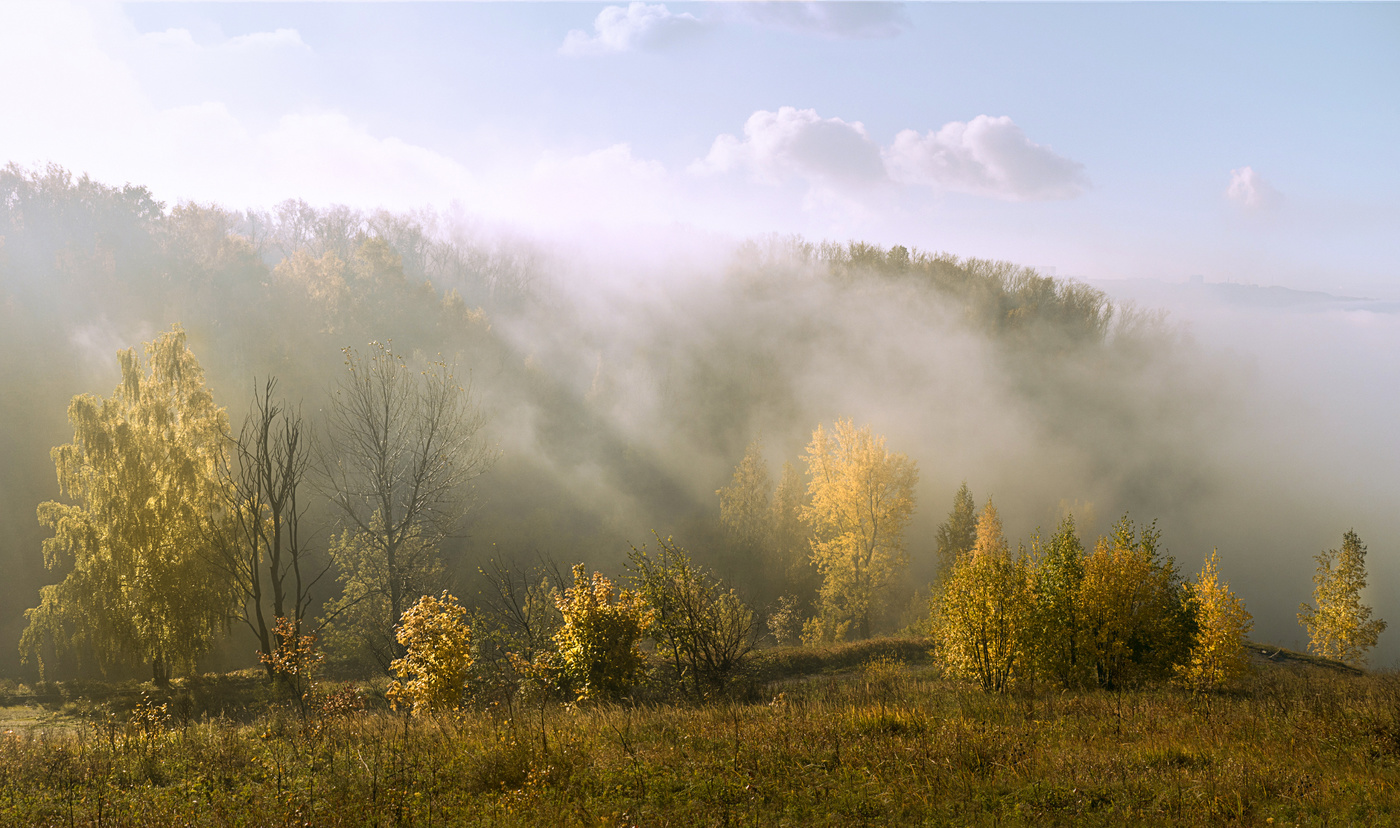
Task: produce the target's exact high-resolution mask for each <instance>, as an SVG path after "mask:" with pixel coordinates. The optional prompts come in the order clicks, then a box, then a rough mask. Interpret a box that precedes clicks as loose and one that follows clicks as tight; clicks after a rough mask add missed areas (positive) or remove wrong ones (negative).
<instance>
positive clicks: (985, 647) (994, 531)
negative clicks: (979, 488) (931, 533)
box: [935, 500, 1032, 692]
mask: <svg viewBox="0 0 1400 828" xmlns="http://www.w3.org/2000/svg"><path fill="white" fill-rule="evenodd" d="M1031 620H1032V616H1031V591H1030V580H1029V573H1028V572H1027V567H1026V561H1025V559H1024V558H1023V557H1019V556H1018V557H1016V558H1013V557H1012V556H1011V550H1010V548H1009V547H1008V545H1007V543H1006V536H1005V535H1004V534H1003V533H1002V528H1001V518H1000V517H999V516H998V515H997V510H996V507H995V506H993V505H992V502H991V501H990V500H988V501H987V505H986V506H985V507H983V509H982V514H981V516H980V517H979V518H978V521H977V539H976V541H975V542H974V543H973V546H972V549H971V550H970V551H967V552H964V553H962V554H961V555H960V556H958V559H957V561H956V562H955V563H954V564H953V570H952V572H950V573H949V575H948V578H947V580H946V582H945V584H944V589H943V595H942V597H941V601H940V602H939V606H938V618H937V620H936V624H935V630H936V632H937V638H938V645H939V646H938V650H939V654H940V656H941V659H942V661H943V663H944V665H945V667H947V668H948V670H949V672H950V673H952V674H953V675H958V676H963V677H965V678H970V679H972V680H974V681H976V682H977V683H978V684H979V685H981V687H982V689H983V690H986V691H989V692H1004V691H1005V690H1007V689H1008V688H1009V687H1010V684H1011V680H1012V678H1013V677H1014V676H1015V674H1016V672H1017V670H1018V669H1019V666H1020V664H1021V663H1022V662H1023V661H1024V658H1025V653H1026V648H1027V644H1028V636H1029V633H1030V626H1029V625H1030V622H1031Z"/></svg>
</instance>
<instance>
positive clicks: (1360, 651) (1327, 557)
mask: <svg viewBox="0 0 1400 828" xmlns="http://www.w3.org/2000/svg"><path fill="white" fill-rule="evenodd" d="M1315 560H1316V561H1317V572H1316V573H1315V574H1314V575H1313V584H1315V588H1314V590H1313V600H1314V601H1316V602H1317V608H1316V609H1314V608H1313V607H1311V606H1309V605H1307V604H1303V605H1301V606H1300V607H1299V608H1298V621H1299V622H1300V623H1301V624H1302V625H1303V626H1304V627H1306V628H1307V631H1308V637H1309V638H1310V639H1311V640H1310V641H1309V643H1308V651H1309V652H1311V653H1313V654H1314V655H1320V656H1322V657H1323V658H1334V659H1337V660H1338V661H1345V662H1349V663H1353V664H1358V663H1365V661H1366V651H1367V650H1369V649H1371V648H1372V647H1374V646H1376V640H1377V639H1378V638H1379V637H1380V634H1381V633H1382V632H1384V631H1385V627H1386V624H1385V622H1384V621H1382V620H1380V619H1376V620H1374V621H1373V620H1371V608H1370V607H1368V606H1366V605H1365V604H1363V603H1361V590H1363V589H1365V588H1366V544H1364V543H1362V542H1361V538H1360V537H1358V536H1357V534H1356V532H1354V531H1352V530H1347V532H1346V534H1344V535H1342V548H1341V549H1329V550H1327V551H1326V552H1323V553H1321V554H1319V555H1317V556H1316V557H1315Z"/></svg>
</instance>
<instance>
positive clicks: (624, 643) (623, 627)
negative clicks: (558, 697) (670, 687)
mask: <svg viewBox="0 0 1400 828" xmlns="http://www.w3.org/2000/svg"><path fill="white" fill-rule="evenodd" d="M573 574H574V584H573V586H571V587H569V588H567V589H565V590H564V593H563V594H562V595H559V596H558V597H557V598H556V599H555V601H556V603H557V604H558V606H559V612H560V614H562V615H563V616H564V624H563V626H561V627H560V628H559V630H558V631H557V632H556V633H555V634H554V644H555V647H556V648H557V650H558V653H559V656H558V658H559V665H560V669H561V671H562V672H563V677H564V679H565V681H566V682H567V683H568V685H569V687H570V688H571V689H572V690H573V691H574V693H575V694H576V695H577V696H578V698H579V700H580V701H592V700H599V699H612V698H617V697H618V696H621V695H622V694H623V693H625V692H626V691H627V690H629V689H630V688H632V687H633V686H634V685H636V683H637V682H638V681H639V680H640V679H641V677H642V672H643V669H644V668H645V667H646V657H645V656H643V655H642V649H641V640H642V637H643V636H644V635H646V632H647V628H648V627H649V626H650V625H651V619H652V614H651V611H650V610H649V609H648V608H647V606H646V604H645V602H643V601H642V599H641V598H640V597H639V596H637V595H635V594H633V593H631V592H628V591H627V590H622V591H621V592H617V593H616V594H614V593H615V589H614V587H613V582H612V580H611V579H610V578H607V577H606V576H604V575H603V574H602V573H601V572H594V573H593V576H592V577H591V578H590V577H589V575H588V571H587V570H586V569H585V568H584V565H583V564H576V565H575V566H574V571H573Z"/></svg>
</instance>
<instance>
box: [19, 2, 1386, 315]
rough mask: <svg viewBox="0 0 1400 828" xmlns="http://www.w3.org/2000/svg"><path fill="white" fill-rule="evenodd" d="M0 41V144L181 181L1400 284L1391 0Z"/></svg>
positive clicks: (255, 15) (24, 30) (583, 228)
mask: <svg viewBox="0 0 1400 828" xmlns="http://www.w3.org/2000/svg"><path fill="white" fill-rule="evenodd" d="M0 73H3V76H4V77H6V78H9V79H11V83H9V84H8V85H6V86H5V87H3V89H0V113H4V115H3V116H0V162H3V161H15V162H18V163H21V164H25V165H32V164H35V163H40V162H47V161H53V162H57V163H59V164H62V165H64V166H66V167H69V168H70V169H72V170H74V171H78V172H88V173H90V174H92V175H93V176H94V177H96V178H98V179H101V180H104V181H109V182H113V183H121V182H124V181H133V182H136V183H142V184H146V185H148V186H150V187H151V188H152V189H153V190H154V191H155V193H156V194H157V196H158V197H160V198H162V199H165V200H167V201H170V202H175V201H179V200H182V199H194V200H199V201H218V202H221V203H224V204H226V205H229V206H268V205H271V204H273V203H276V202H277V201H280V200H282V199H284V198H289V197H301V198H305V199H306V200H308V201H311V202H313V203H318V204H327V203H332V202H337V203H348V204H352V205H356V206H361V207H374V206H379V205H383V206H389V207H393V208H397V209H407V208H412V207H417V206H426V205H432V206H435V207H436V208H438V209H443V210H446V209H456V210H460V211H461V212H463V213H465V214H468V215H470V216H473V217H477V218H479V219H480V220H482V221H487V222H499V223H502V224H505V225H508V226H511V227H516V228H521V229H524V230H526V231H529V232H537V233H541V234H551V233H555V234H567V235H575V236H577V235H585V236H587V235H596V236H599V237H604V236H606V237H607V238H613V239H615V238H626V237H629V236H634V235H637V234H646V233H656V232H674V231H675V228H677V227H679V228H682V230H683V231H685V232H688V231H689V230H690V229H692V228H693V229H695V230H698V231H701V232H703V233H717V234H720V235H722V236H725V237H744V236H749V235H756V234H761V233H767V232H783V233H788V232H797V233H802V234H803V235H806V236H808V237H809V238H814V239H819V238H832V239H838V240H844V239H850V238H859V239H867V240H871V241H877V242H881V243H885V244H894V243H903V244H907V245H912V246H918V247H922V248H928V249H937V250H948V251H951V252H953V253H957V254H962V255H979V256H992V257H997V258H1008V259H1012V260H1014V261H1018V262H1021V263H1024V264H1030V265H1037V266H1051V267H1055V268H1056V269H1057V272H1058V273H1060V274H1062V275H1063V274H1071V275H1079V276H1083V277H1086V278H1117V277H1153V278H1163V279H1168V280H1184V279H1185V278H1187V277H1188V276H1189V275H1192V274H1202V275H1204V276H1205V277H1206V278H1207V279H1208V280H1211V281H1228V280H1234V281H1245V282H1256V283H1260V284H1281V285H1285V286H1289V287H1296V288H1308V289H1321V290H1330V291H1335V292H1351V293H1362V294H1366V295H1372V296H1384V297H1391V298H1394V297H1397V296H1400V241H1396V238H1393V237H1400V232H1396V228H1400V186H1397V185H1400V164H1397V162H1396V161H1395V152H1396V149H1395V148H1396V147H1397V146H1400V92H1397V90H1400V5H1397V4H1390V3H1374V4H1355V5H1353V4H1263V3H1248V4H1208V3H1190V4H1131V5H1120V4H1079V5H1063V4H1055V3H1033V4H1012V3H954V4H935V3H927V4H924V3H918V4H908V5H884V4H876V3H858V4H852V5H835V4H820V5H818V4H802V3H784V4H778V5H760V4H740V3H726V4H692V3H678V4H670V3H667V4H659V3H652V4H643V3H633V4H623V5H608V4H601V3H597V4H595V3H568V4H488V3H468V4H457V3H423V4H410V3H384V4H367V3H349V4H336V3H310V4H284V3H247V4H237V3H234V4H203V3H199V4H195V3H176V4H167V3H131V4H121V5H115V4H100V5H89V4H70V3H68V2H63V1H62V0H60V2H48V3H34V4H29V3H24V2H20V3H16V4H9V5H5V6H4V8H3V9H0ZM454 204H455V205H456V206H455V208H454V207H452V205H454Z"/></svg>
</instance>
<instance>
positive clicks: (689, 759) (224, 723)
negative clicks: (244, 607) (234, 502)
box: [0, 646, 1400, 828]
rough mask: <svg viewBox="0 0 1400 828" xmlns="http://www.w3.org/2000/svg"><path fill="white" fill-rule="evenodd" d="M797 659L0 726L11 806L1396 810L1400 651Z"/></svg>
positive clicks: (200, 817) (197, 811)
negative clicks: (735, 672) (658, 688)
mask: <svg viewBox="0 0 1400 828" xmlns="http://www.w3.org/2000/svg"><path fill="white" fill-rule="evenodd" d="M874 650H875V651H877V652H878V651H880V647H878V646H877V647H875V648H874ZM829 655H830V657H831V660H832V661H833V662H838V663H839V662H844V661H846V660H847V659H848V657H849V656H850V653H848V652H845V651H844V650H841V651H838V650H833V651H831V652H830V653H829ZM867 655H868V654H867ZM788 657H790V656H789V655H787V654H781V653H780V654H776V655H773V654H770V656H769V658H770V660H771V659H772V658H788ZM803 658H804V659H808V658H815V659H816V660H817V662H818V663H816V664H815V669H808V670H806V672H809V673H817V675H815V676H812V677H809V678H806V679H802V680H794V679H792V678H788V679H787V680H784V681H782V682H781V684H774V685H755V686H756V687H766V688H768V689H767V690H766V691H765V692H762V694H761V695H758V696H757V697H751V698H749V699H746V700H737V699H735V700H727V701H721V702H715V703H712V704H708V705H703V706H687V705H659V704H646V705H637V706H605V707H594V708H586V709H571V708H567V707H561V706H549V707H547V708H546V709H545V711H544V715H543V723H541V718H540V714H539V710H538V708H533V709H531V708H524V709H521V710H519V711H517V713H518V715H515V716H511V715H509V713H508V712H507V708H506V707H504V706H495V707H492V708H490V709H485V710H474V711H463V712H460V713H457V714H454V715H450V716H442V717H436V718H423V719H412V720H409V719H405V718H403V717H401V716H398V715H396V714H393V713H391V712H388V711H384V710H370V711H368V712H362V713H355V714H350V715H337V716H328V717H313V718H312V719H309V720H306V721H302V720H301V719H299V718H298V717H297V716H296V715H295V714H294V713H292V712H291V711H290V710H289V709H288V708H285V707H276V706H275V707H272V708H271V709H267V708H264V712H263V713H261V714H260V715H257V716H254V717H248V718H247V720H246V721H243V722H240V721H236V720H235V719H234V718H230V717H227V716H219V715H213V716H198V717H195V716H190V717H186V718H185V719H183V720H177V719H176V717H173V716H168V715H167V716H162V715H159V711H158V705H156V704H155V702H153V701H151V702H149V703H148V704H146V705H144V706H143V705H140V704H138V705H137V706H135V707H133V708H132V709H131V710H130V711H128V712H126V713H125V714H123V716H121V717H118V716H107V717H96V716H94V717H88V718H86V719H83V720H82V721H81V723H80V724H79V725H78V726H76V727H71V728H68V729H66V730H51V729H45V727H43V726H42V725H41V726H38V727H36V728H33V729H29V730H23V729H21V730H15V731H13V732H11V733H8V734H5V735H4V736H3V738H0V824H4V825H103V826H106V825H112V826H118V825H121V826H127V825H161V826H165V825H220V826H221V825H316V826H339V825H381V826H390V825H425V826H426V825H579V826H584V825H588V826H594V825H648V826H651V825H659V826H664V825H681V826H687V828H695V827H696V826H708V825H731V824H742V825H843V826H844V825H861V824H874V825H917V824H935V825H1046V824H1049V825H1060V824H1062V825H1071V824H1073V825H1142V824H1148V825H1152V824H1172V825H1219V824H1225V823H1235V824H1242V825H1265V824H1272V825H1290V824H1317V825H1322V824H1328V825H1378V824H1390V823H1393V822H1397V821H1400V818H1398V817H1397V814H1398V813H1400V811H1397V808H1400V795H1397V793H1396V790H1397V785H1400V678H1398V677H1396V676H1394V675H1390V674H1375V675H1353V674H1348V673H1343V672H1339V671H1336V670H1333V669H1328V668H1327V667H1326V666H1320V665H1311V664H1304V663H1299V662H1289V663H1288V664H1286V665H1283V666H1272V667H1268V668H1266V669H1263V670H1261V671H1260V672H1259V673H1258V674H1257V675H1256V676H1255V677H1254V678H1253V680H1252V682H1251V684H1250V686H1249V687H1247V688H1245V689H1244V690H1242V691H1241V692H1237V693H1233V694H1229V695H1216V696H1206V697H1193V696H1191V695H1189V694H1186V693H1184V692H1182V691H1178V690H1175V689H1172V688H1160V687H1159V688H1150V689H1144V690H1139V691H1129V692H1123V693H1117V694H1109V693H1103V692H1098V691H1086V692H1082V693H1048V692H1043V693H1032V692H1025V693H1022V694H1019V695H1014V696H1001V697H996V696H986V695H983V694H982V693H980V692H978V691H976V690H974V689H972V688H970V687H968V686H966V685H961V684H956V683H951V682H946V681H944V680H943V679H941V678H940V677H939V676H938V675H937V674H936V673H935V672H934V671H933V670H932V669H931V668H929V667H927V666H924V665H912V666H908V665H905V664H904V663H901V662H900V661H898V660H896V659H894V658H892V657H890V656H889V654H888V653H886V654H885V655H884V657H876V658H875V659H874V660H868V661H867V663H866V664H865V666H858V667H856V668H855V669H852V670H849V671H847V672H845V673H841V674H833V673H829V672H828V673H823V672H822V670H823V669H825V668H824V667H823V664H821V663H820V662H821V660H822V656H821V654H820V653H816V654H813V653H807V654H805V655H804V656H803ZM803 666H804V668H812V667H813V666H814V665H813V664H807V663H805V662H804V663H803ZM827 666H829V665H827ZM772 669H776V668H772ZM167 704H168V703H167ZM153 709H155V710H156V712H154V713H153V712H152V710H153ZM1269 820H1272V823H1270V822H1269Z"/></svg>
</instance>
